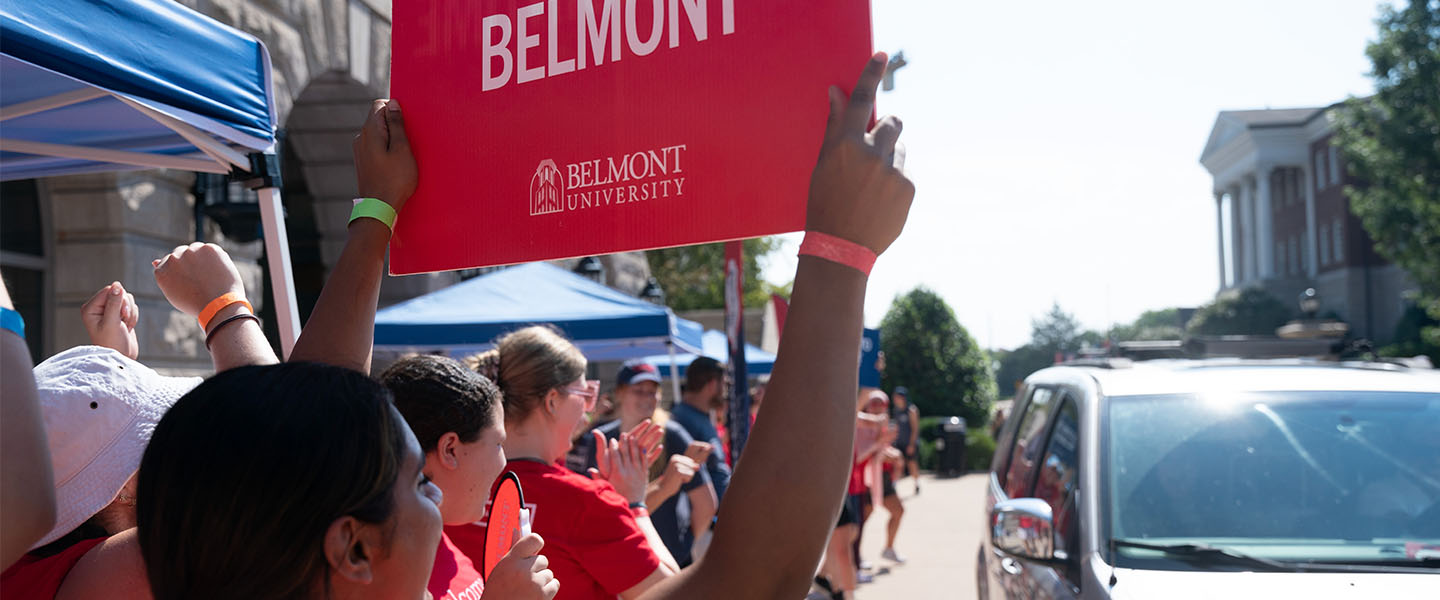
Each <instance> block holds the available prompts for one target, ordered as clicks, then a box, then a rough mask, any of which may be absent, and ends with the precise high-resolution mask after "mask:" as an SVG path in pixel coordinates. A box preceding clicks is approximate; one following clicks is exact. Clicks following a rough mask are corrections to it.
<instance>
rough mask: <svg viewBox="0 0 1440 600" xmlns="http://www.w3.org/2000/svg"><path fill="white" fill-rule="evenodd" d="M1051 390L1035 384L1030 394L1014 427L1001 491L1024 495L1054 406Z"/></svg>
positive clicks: (1037, 459) (1017, 495) (1013, 494)
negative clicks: (1018, 423) (1013, 442)
mask: <svg viewBox="0 0 1440 600" xmlns="http://www.w3.org/2000/svg"><path fill="white" fill-rule="evenodd" d="M1054 397H1055V392H1054V390H1051V389H1049V388H1043V387H1037V388H1035V391H1034V392H1033V393H1031V395H1030V403H1029V404H1028V405H1027V406H1026V407H1025V414H1024V416H1022V417H1021V418H1020V426H1019V427H1016V428H1015V447H1014V448H1013V449H1011V453H1010V461H1009V463H1008V465H1009V466H1008V467H1007V469H1006V473H1005V479H1004V481H1001V482H1000V484H1001V485H1002V486H1003V487H1004V488H1005V495H1007V496H1009V497H1011V498H1019V497H1022V496H1024V495H1025V494H1026V493H1028V492H1029V491H1030V490H1028V489H1027V488H1028V487H1029V485H1030V482H1031V481H1032V480H1033V479H1034V474H1035V464H1036V462H1038V461H1039V460H1040V451H1041V449H1042V445H1043V444H1044V442H1045V425H1046V423H1048V422H1049V420H1050V412H1051V411H1052V410H1054V408H1055V406H1054V403H1053V400H1054Z"/></svg>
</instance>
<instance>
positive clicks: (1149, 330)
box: [1110, 308, 1185, 342]
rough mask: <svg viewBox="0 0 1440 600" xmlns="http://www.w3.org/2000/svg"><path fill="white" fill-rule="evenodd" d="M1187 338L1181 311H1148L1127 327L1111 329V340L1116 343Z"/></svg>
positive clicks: (1120, 326) (1172, 309)
mask: <svg viewBox="0 0 1440 600" xmlns="http://www.w3.org/2000/svg"><path fill="white" fill-rule="evenodd" d="M1183 337H1185V323H1182V322H1181V321H1180V309H1178V308H1163V309H1160V310H1147V311H1145V312H1143V313H1141V314H1140V316H1139V317H1136V318H1135V321H1134V322H1132V323H1128V324H1125V325H1116V326H1114V327H1111V328H1110V339H1111V340H1112V341H1116V342H1134V341H1154V340H1178V339H1180V338H1183Z"/></svg>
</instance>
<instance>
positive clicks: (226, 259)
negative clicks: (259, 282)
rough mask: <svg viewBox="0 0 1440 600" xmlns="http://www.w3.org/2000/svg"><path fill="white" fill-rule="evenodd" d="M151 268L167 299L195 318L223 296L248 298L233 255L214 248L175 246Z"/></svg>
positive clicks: (209, 246)
mask: <svg viewBox="0 0 1440 600" xmlns="http://www.w3.org/2000/svg"><path fill="white" fill-rule="evenodd" d="M150 264H151V265H152V266H154V267H155V283H156V284H159V286H160V291H161V292H164V294H165V299H166V300H169V301H170V304H171V306H174V307H175V308H176V309H178V310H179V311H180V312H183V313H185V314H187V315H190V316H192V317H198V316H200V311H202V310H205V305H206V304H209V303H210V301H211V300H214V299H216V298H219V297H220V296H222V295H224V294H228V293H232V292H233V293H236V294H239V295H240V296H242V297H243V296H244V295H245V283H244V282H243V281H241V279H240V271H239V270H237V269H236V268H235V263H234V262H231V261H230V255H229V254H226V253H225V250H223V249H221V248H220V247H219V246H216V245H215V244H202V243H200V242H195V243H192V244H190V245H188V246H176V247H175V250H173V251H171V252H170V253H169V254H166V255H165V256H162V257H160V258H157V259H155V260H153V261H151V262H150Z"/></svg>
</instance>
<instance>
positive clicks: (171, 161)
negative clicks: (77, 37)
mask: <svg viewBox="0 0 1440 600" xmlns="http://www.w3.org/2000/svg"><path fill="white" fill-rule="evenodd" d="M267 63H268V61H267ZM267 66H268V65H267ZM269 75H270V73H269V72H268V70H267V72H266V87H267V88H268V87H269ZM106 96H110V97H113V98H115V99H117V100H119V101H120V102H123V103H124V104H125V105H127V106H129V107H131V108H133V109H134V110H135V111H136V112H139V113H140V114H142V115H145V116H147V117H149V118H150V119H152V120H154V121H155V122H156V123H159V124H160V125H162V126H164V127H165V128H167V129H170V130H171V131H174V132H175V133H176V134H178V135H179V136H180V137H182V138H184V139H185V140H186V141H188V142H190V143H191V144H194V145H195V147H196V148H198V149H199V150H200V152H201V153H202V154H203V156H204V158H200V157H192V156H176V155H170V154H151V153H146V152H131V151H124V150H112V149H107V148H94V147H89V146H73V145H67V144H51V143H45V142H35V141H28V140H15V139H6V138H3V137H0V148H3V149H4V150H5V151H8V152H18V153H22V154H32V155H39V156H52V157H57V158H71V159H78V160H91V161H97V162H107V163H115V164H121V165H129V166H134V167H142V168H154V169H179V170H185V171H197V172H202V173H228V174H229V176H230V179H231V180H236V181H243V182H245V183H246V185H247V186H248V187H249V188H250V189H253V190H255V191H256V192H257V194H258V195H259V198H260V220H261V226H262V227H263V230H264V237H265V253H266V257H267V260H266V263H268V264H269V269H270V282H271V289H272V290H273V292H274V294H273V296H274V297H273V300H274V302H275V305H274V306H275V316H276V320H277V321H278V326H279V330H280V349H281V353H282V355H283V356H284V357H285V358H289V356H290V352H291V350H292V349H294V347H295V340H296V339H298V338H299V335H300V314H299V310H298V305H297V303H296V301H295V281H294V278H293V274H292V269H291V267H290V244H289V237H288V236H287V235H286V231H285V218H284V214H285V211H284V205H283V202H282V199H281V195H280V188H281V180H280V161H279V157H278V156H276V154H275V147H274V146H273V145H272V146H271V147H270V149H269V150H268V151H266V152H252V153H250V154H248V155H247V154H245V153H243V152H240V151H238V150H235V149H234V148H231V147H229V146H227V145H225V144H223V143H221V142H220V141H219V140H216V139H215V138H214V137H212V136H210V135H208V134H206V133H204V132H202V131H200V130H199V129H197V128H195V127H194V126H192V125H190V124H188V123H186V122H184V121H181V120H180V119H177V118H175V117H172V116H170V115H167V114H165V113H163V112H161V111H159V110H156V109H154V108H151V107H150V106H147V105H145V104H143V103H141V102H137V101H135V100H133V99H131V98H129V97H127V96H125V95H123V94H117V93H115V92H112V91H109V90H105V89H103V88H98V87H88V88H82V89H78V90H71V91H69V92H64V93H61V94H56V95H53V96H48V97H45V98H38V99H35V100H31V101H28V102H22V103H20V104H16V105H13V106H7V107H3V108H0V122H3V121H5V120H8V119H15V118H19V117H23V116H26V115H32V114H35V113H38V112H43V111H47V110H52V109H56V108H61V107H65V106H69V105H72V104H79V103H81V102H88V101H91V100H95V99H97V98H104V97H106Z"/></svg>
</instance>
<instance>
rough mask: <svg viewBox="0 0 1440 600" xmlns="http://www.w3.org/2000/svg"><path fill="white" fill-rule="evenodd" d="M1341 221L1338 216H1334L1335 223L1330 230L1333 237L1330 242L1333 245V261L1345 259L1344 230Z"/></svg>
mask: <svg viewBox="0 0 1440 600" xmlns="http://www.w3.org/2000/svg"><path fill="white" fill-rule="evenodd" d="M1342 223H1343V221H1342V219H1341V218H1340V217H1335V225H1334V229H1333V230H1332V233H1333V234H1334V236H1335V238H1334V239H1333V240H1332V241H1331V244H1332V245H1333V246H1335V262H1340V261H1342V260H1345V231H1344V229H1342V227H1343V225H1342Z"/></svg>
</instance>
